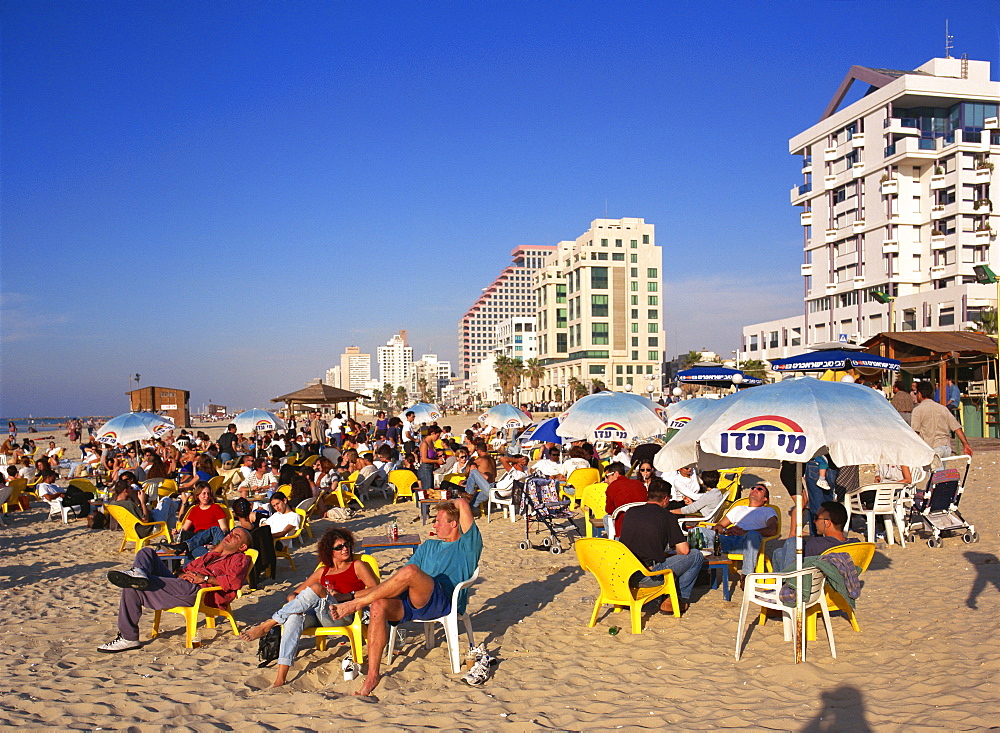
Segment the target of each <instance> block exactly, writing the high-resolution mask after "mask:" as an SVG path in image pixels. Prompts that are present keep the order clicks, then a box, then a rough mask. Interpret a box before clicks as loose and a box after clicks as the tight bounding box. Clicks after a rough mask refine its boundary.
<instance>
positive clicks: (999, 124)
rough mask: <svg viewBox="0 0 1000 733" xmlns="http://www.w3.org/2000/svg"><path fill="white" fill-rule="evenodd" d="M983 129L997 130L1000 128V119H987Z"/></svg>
mask: <svg viewBox="0 0 1000 733" xmlns="http://www.w3.org/2000/svg"><path fill="white" fill-rule="evenodd" d="M983 127H985V128H986V129H987V130H996V129H998V128H1000V117H987V118H986V120H985V121H984V122H983Z"/></svg>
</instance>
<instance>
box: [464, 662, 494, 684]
mask: <svg viewBox="0 0 1000 733" xmlns="http://www.w3.org/2000/svg"><path fill="white" fill-rule="evenodd" d="M491 662H493V657H491V656H490V655H489V654H484V655H483V656H481V657H479V659H478V660H476V663H475V664H473V665H472V669H470V670H469V673H468V674H467V675H465V676H464V677H463V678H462V682H464V683H465V684H467V685H472V686H473V687H479V686H481V685H483V684H484V683H485V682H486V680H488V679H489V678H490V663H491Z"/></svg>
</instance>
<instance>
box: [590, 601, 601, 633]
mask: <svg viewBox="0 0 1000 733" xmlns="http://www.w3.org/2000/svg"><path fill="white" fill-rule="evenodd" d="M600 612H601V598H600V596H598V597H597V600H596V601H595V602H594V612H593V613H592V614H590V623H589V624H587V626H588V627H590V628H593V627H594V626H597V615H598V614H599V613H600Z"/></svg>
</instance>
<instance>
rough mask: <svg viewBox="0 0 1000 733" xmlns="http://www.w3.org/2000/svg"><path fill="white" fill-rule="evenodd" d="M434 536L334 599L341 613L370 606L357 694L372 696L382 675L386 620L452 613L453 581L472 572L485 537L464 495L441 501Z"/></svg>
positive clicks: (341, 615) (336, 614) (336, 613)
mask: <svg viewBox="0 0 1000 733" xmlns="http://www.w3.org/2000/svg"><path fill="white" fill-rule="evenodd" d="M434 533H435V535H436V539H434V538H432V539H429V540H425V541H424V542H423V543H422V544H421V545H420V547H418V548H417V551H416V552H415V553H413V557H411V558H410V561H409V562H408V563H407V564H406V565H404V566H403V567H401V568H400V569H399V570H397V571H396V572H395V573H393V574H392V575H391V576H389V577H388V578H387V579H385V580H383V581H382V583H381V584H380V585H377V586H375V587H374V588H372V589H371V591H370V592H369V593H367V594H365V596H364V597H363V598H358V599H357V600H354V601H347V602H346V603H338V604H337V605H336V606H334V610H333V611H331V616H333V617H334V618H344V617H346V616H349V615H351V614H353V613H355V612H357V611H360V610H361V609H362V608H364V607H365V606H369V605H370V606H371V620H370V622H369V624H368V674H367V676H366V677H365V681H364V684H362V685H361V687H360V688H359V689H358V691H357V692H356V693H355V694H356V695H362V696H365V695H370V694H371V692H372V690H374V689H375V688H376V687H377V686H378V683H379V680H380V679H381V677H380V675H379V666H380V665H381V663H382V653H383V652H384V651H385V645H386V642H387V641H388V631H387V629H386V622H387V621H388V622H389V623H390V624H394V625H395V624H399V623H401V622H403V621H411V620H414V621H429V620H432V619H437V618H441V617H442V616H447V615H448V613H450V612H451V595H452V592H453V591H454V590H455V586H457V585H458V584H459V583H464V582H465V581H466V580H468V579H469V578H471V577H472V575H473V573H475V572H476V568H477V567H478V566H479V556H480V555H481V554H482V552H483V537H482V535H481V534H480V533H479V527H477V526H476V520H475V518H474V517H473V516H472V509H471V508H470V507H469V503H468V502H467V501H466V500H465V499H456V500H455V501H442V502H441V503H439V504H438V505H437V519H436V520H435V521H434Z"/></svg>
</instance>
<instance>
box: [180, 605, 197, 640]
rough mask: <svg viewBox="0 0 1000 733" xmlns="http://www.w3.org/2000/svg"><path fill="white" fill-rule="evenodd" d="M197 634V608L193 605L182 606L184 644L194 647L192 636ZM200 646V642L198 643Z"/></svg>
mask: <svg viewBox="0 0 1000 733" xmlns="http://www.w3.org/2000/svg"><path fill="white" fill-rule="evenodd" d="M197 635H198V609H197V608H195V607H194V606H185V607H184V646H186V647H187V648H188V649H194V647H195V642H194V637H195V636H197ZM198 646H201V643H200V642H199V643H198Z"/></svg>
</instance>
